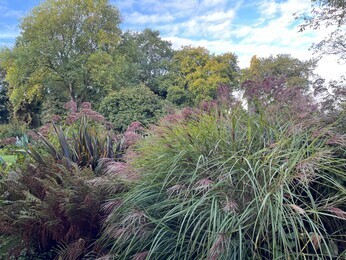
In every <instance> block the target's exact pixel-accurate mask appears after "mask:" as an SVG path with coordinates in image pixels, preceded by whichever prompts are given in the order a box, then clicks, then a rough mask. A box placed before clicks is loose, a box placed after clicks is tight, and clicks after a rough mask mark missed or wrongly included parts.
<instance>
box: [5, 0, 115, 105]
mask: <svg viewBox="0 0 346 260" xmlns="http://www.w3.org/2000/svg"><path fill="white" fill-rule="evenodd" d="M119 23H120V17H119V12H118V10H117V9H115V8H114V7H113V6H112V5H110V3H109V1H108V0H96V1H89V0H59V1H56V0H47V1H46V2H44V3H42V4H41V5H39V6H38V7H36V8H34V9H33V10H32V11H31V13H30V14H29V15H28V16H26V17H25V18H24V19H23V21H22V23H21V24H20V29H21V31H22V32H21V34H20V36H19V37H18V38H17V40H16V45H15V47H14V48H13V49H12V50H10V51H9V50H7V51H6V52H7V55H5V57H6V59H5V60H4V61H3V64H4V65H5V66H4V68H5V70H6V81H7V82H8V83H9V97H10V100H11V102H12V104H13V106H14V110H15V111H17V110H18V109H19V108H20V107H21V106H23V104H27V103H30V102H32V101H34V100H42V99H43V97H44V95H45V94H49V93H51V92H53V91H52V90H53V89H54V92H63V93H66V94H67V95H68V96H69V98H70V99H72V100H75V101H83V100H85V99H88V97H87V94H88V93H90V92H91V93H92V94H95V93H99V92H101V93H102V91H103V90H104V89H107V91H109V89H110V88H111V87H112V85H113V82H112V81H113V80H114V77H115V76H114V73H112V70H113V68H114V66H115V64H116V62H115V61H114V56H113V53H114V52H115V50H116V47H117V46H118V44H119V41H120V34H121V31H120V29H119ZM23 93H25V95H23Z"/></svg>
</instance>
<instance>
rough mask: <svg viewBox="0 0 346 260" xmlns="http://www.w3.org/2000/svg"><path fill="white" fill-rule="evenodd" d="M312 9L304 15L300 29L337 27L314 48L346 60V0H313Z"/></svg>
mask: <svg viewBox="0 0 346 260" xmlns="http://www.w3.org/2000/svg"><path fill="white" fill-rule="evenodd" d="M311 2H312V11H311V14H309V15H306V14H304V15H302V18H303V19H304V21H305V22H304V24H303V25H301V27H300V31H304V30H306V29H307V28H312V29H314V30H316V29H320V28H323V27H324V28H326V27H335V29H334V31H333V32H331V33H330V34H329V36H327V37H326V38H325V39H323V40H322V41H320V42H319V43H315V44H313V46H312V48H313V49H314V50H315V51H316V52H317V53H320V54H321V55H324V54H332V55H337V56H338V57H339V59H340V60H341V61H346V44H345V41H346V33H345V26H346V2H345V1H344V0H312V1H311Z"/></svg>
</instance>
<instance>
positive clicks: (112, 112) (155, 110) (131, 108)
mask: <svg viewBox="0 0 346 260" xmlns="http://www.w3.org/2000/svg"><path fill="white" fill-rule="evenodd" d="M99 110H100V113H101V114H102V115H104V116H105V117H106V118H107V119H108V120H109V121H110V122H111V123H112V124H113V125H114V128H115V129H116V130H118V131H124V130H126V128H127V127H128V126H129V124H130V123H132V122H134V121H139V122H141V123H142V124H144V125H147V124H149V123H153V122H154V121H155V120H156V119H157V118H158V117H159V116H160V115H162V114H163V103H162V100H161V99H160V97H159V96H157V95H156V94H155V93H154V92H152V91H151V90H150V89H149V88H148V87H146V86H144V85H141V86H138V87H133V88H123V89H120V90H119V91H116V92H114V93H111V94H110V95H108V96H107V97H106V98H105V99H104V100H103V101H102V103H101V105H100V109H99Z"/></svg>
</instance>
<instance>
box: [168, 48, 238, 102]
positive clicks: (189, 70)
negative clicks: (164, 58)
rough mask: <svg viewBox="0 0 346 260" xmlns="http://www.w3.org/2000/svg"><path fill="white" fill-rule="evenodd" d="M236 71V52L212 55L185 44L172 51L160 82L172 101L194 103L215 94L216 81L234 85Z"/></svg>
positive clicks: (203, 49)
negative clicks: (164, 75) (168, 67)
mask: <svg viewBox="0 0 346 260" xmlns="http://www.w3.org/2000/svg"><path fill="white" fill-rule="evenodd" d="M238 73H239V67H238V65H237V56H236V55H235V54H233V53H225V54H221V55H214V54H211V53H210V52H209V51H208V50H207V49H205V48H203V47H191V46H185V47H182V48H181V49H180V50H178V51H176V52H175V54H174V55H173V58H172V62H171V65H170V70H169V73H168V74H167V75H166V81H164V82H163V84H165V85H166V86H167V92H168V94H167V98H168V99H169V100H170V101H172V102H173V103H174V104H177V105H196V104H198V103H199V102H200V101H202V100H211V99H213V98H215V97H216V90H217V88H218V86H219V84H227V85H230V86H232V87H236V86H237V85H238Z"/></svg>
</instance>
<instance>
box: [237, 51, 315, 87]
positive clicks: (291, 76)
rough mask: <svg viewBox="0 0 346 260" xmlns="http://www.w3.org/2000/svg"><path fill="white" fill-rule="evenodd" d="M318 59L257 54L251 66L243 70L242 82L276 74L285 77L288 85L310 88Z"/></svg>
mask: <svg viewBox="0 0 346 260" xmlns="http://www.w3.org/2000/svg"><path fill="white" fill-rule="evenodd" d="M316 65H317V60H314V59H310V60H307V61H301V60H299V59H297V58H294V57H292V56H291V55H288V54H279V55H276V56H269V57H267V58H258V57H257V56H256V55H255V56H253V57H252V59H251V61H250V67H249V68H246V69H243V70H242V76H241V82H242V83H243V82H245V81H247V80H251V81H263V80H264V79H265V78H266V77H270V76H274V77H277V78H283V79H285V82H286V84H287V86H288V87H300V88H302V89H305V90H308V88H309V86H310V85H311V83H312V81H313V76H314V69H315V68H316Z"/></svg>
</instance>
